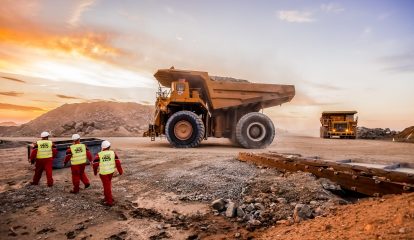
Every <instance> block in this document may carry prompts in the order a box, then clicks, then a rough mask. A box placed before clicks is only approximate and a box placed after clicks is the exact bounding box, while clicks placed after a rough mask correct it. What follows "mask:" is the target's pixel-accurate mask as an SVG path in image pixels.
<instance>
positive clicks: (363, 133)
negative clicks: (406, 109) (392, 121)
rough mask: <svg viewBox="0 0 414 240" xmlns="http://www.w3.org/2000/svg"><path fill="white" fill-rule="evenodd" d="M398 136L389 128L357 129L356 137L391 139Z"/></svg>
mask: <svg viewBox="0 0 414 240" xmlns="http://www.w3.org/2000/svg"><path fill="white" fill-rule="evenodd" d="M397 134H398V132H397V131H393V130H390V129H389V128H366V127H358V129H357V136H358V138H361V139H391V138H393V137H395V136H396V135H397Z"/></svg>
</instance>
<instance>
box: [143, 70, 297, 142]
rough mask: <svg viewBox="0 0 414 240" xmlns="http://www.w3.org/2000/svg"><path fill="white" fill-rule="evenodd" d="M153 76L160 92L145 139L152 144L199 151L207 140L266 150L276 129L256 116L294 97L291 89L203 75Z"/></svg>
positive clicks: (170, 72)
mask: <svg viewBox="0 0 414 240" xmlns="http://www.w3.org/2000/svg"><path fill="white" fill-rule="evenodd" d="M154 76H155V78H156V79H157V81H158V82H159V86H160V88H159V91H158V92H157V100H156V103H155V108H156V110H155V117H154V123H153V124H150V125H149V129H148V131H147V132H145V133H144V136H149V137H151V140H155V137H157V136H161V135H165V136H166V137H167V140H168V141H169V142H170V144H171V145H172V146H174V147H177V148H189V147H197V146H198V145H199V144H200V142H201V141H202V140H203V139H207V138H208V137H216V138H229V139H231V140H232V142H234V143H236V144H238V145H240V146H242V147H245V148H265V147H266V146H268V145H269V144H270V143H272V141H273V139H274V136H275V128H274V125H273V123H272V121H271V120H270V118H269V117H267V116H266V115H264V114H262V113H259V111H260V110H262V109H263V108H267V107H272V106H277V105H281V104H282V103H286V102H289V101H290V100H292V98H293V97H294V96H295V87H294V86H293V85H279V84H259V83H250V82H248V81H246V80H240V79H234V78H227V77H214V76H209V75H208V73H207V72H201V71H186V70H178V69H173V68H171V69H160V70H158V71H157V72H156V73H155V74H154ZM163 88H168V90H164V89H163Z"/></svg>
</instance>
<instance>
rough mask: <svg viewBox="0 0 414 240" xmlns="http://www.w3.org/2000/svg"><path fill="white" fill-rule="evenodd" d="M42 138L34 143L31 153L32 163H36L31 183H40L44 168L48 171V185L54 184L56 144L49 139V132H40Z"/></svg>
mask: <svg viewBox="0 0 414 240" xmlns="http://www.w3.org/2000/svg"><path fill="white" fill-rule="evenodd" d="M40 137H41V138H42V139H41V140H39V141H37V142H35V143H34V144H33V149H32V152H31V153H30V159H29V160H30V163H31V164H35V174H34V176H33V181H32V182H31V183H30V184H31V185H39V181H40V178H41V177H42V174H43V170H45V172H46V178H47V186H49V187H52V186H53V177H52V167H53V159H54V158H55V157H56V155H57V149H56V146H55V144H53V142H52V141H50V140H49V133H48V132H42V133H41V134H40Z"/></svg>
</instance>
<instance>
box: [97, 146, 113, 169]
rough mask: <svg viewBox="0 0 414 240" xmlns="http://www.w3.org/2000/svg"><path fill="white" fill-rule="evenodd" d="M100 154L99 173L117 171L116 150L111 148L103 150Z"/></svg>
mask: <svg viewBox="0 0 414 240" xmlns="http://www.w3.org/2000/svg"><path fill="white" fill-rule="evenodd" d="M98 156H99V174H101V175H107V174H111V173H114V172H115V152H114V151H111V150H107V151H101V152H99V153H98Z"/></svg>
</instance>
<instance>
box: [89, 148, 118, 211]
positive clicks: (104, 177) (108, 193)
mask: <svg viewBox="0 0 414 240" xmlns="http://www.w3.org/2000/svg"><path fill="white" fill-rule="evenodd" d="M101 148H102V151H101V152H99V153H98V154H96V156H95V160H94V161H93V172H94V174H95V176H96V175H97V174H98V167H99V177H100V178H101V181H102V184H103V188H104V196H105V199H104V204H105V205H107V206H112V205H113V204H114V200H113V198H112V176H113V174H114V172H115V168H116V169H117V170H118V173H119V174H120V175H122V173H123V172H124V171H123V170H122V167H121V161H120V160H119V158H118V155H116V153H115V152H114V151H112V150H110V148H111V143H110V142H109V141H106V140H105V141H103V142H102V144H101Z"/></svg>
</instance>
